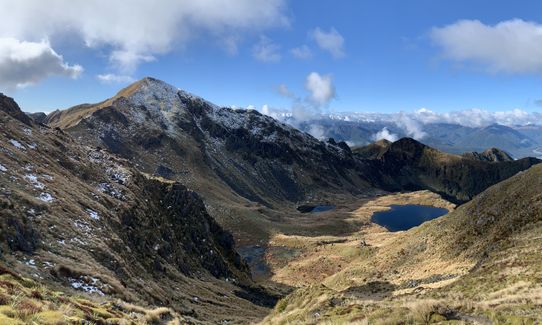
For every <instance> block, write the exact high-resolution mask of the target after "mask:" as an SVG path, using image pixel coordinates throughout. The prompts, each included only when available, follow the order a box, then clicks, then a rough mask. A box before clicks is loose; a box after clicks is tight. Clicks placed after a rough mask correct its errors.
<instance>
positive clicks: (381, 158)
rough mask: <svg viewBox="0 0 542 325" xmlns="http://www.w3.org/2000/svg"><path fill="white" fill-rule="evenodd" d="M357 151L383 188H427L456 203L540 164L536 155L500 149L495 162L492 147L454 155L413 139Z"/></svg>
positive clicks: (392, 189)
mask: <svg viewBox="0 0 542 325" xmlns="http://www.w3.org/2000/svg"><path fill="white" fill-rule="evenodd" d="M354 153H355V154H356V155H357V156H358V157H360V158H361V159H362V160H363V161H364V162H365V163H366V165H367V168H368V169H370V170H371V173H370V175H371V176H372V180H373V182H374V184H376V185H377V186H378V187H380V188H383V189H385V190H388V191H400V190H405V189H406V190H420V189H427V190H431V191H433V192H436V193H439V194H441V195H443V196H444V197H446V198H447V199H448V200H450V201H453V202H455V203H462V202H466V201H469V200H470V199H471V198H473V197H474V196H475V195H476V194H478V193H481V192H482V191H483V190H485V189H486V188H488V187H489V186H491V185H493V184H496V183H498V182H500V181H501V180H504V179H506V178H508V177H511V176H513V175H515V174H516V173H517V172H519V171H521V170H524V169H527V168H529V167H530V166H532V165H534V164H538V163H540V160H538V159H535V158H523V159H520V160H515V161H514V160H511V159H506V156H504V155H503V154H501V153H500V151H497V153H498V154H499V157H500V158H499V159H498V160H500V161H497V162H495V161H494V160H495V159H496V158H494V157H493V156H494V155H495V151H491V150H490V151H487V152H486V153H483V154H481V155H480V154H478V155H477V156H476V159H473V157H471V156H469V155H464V156H458V155H452V154H447V153H444V152H441V151H438V150H436V149H433V148H431V147H428V146H426V145H424V144H422V143H420V142H418V141H416V140H414V139H410V138H403V139H400V140H398V141H396V142H393V143H388V142H381V143H380V144H373V145H369V146H367V147H362V148H357V149H354ZM482 156H483V157H485V158H483V159H482V158H481V157H482ZM503 157H504V158H503Z"/></svg>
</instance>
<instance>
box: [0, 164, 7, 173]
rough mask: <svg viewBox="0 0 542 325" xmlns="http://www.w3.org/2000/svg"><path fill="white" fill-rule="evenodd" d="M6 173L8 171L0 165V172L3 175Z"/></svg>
mask: <svg viewBox="0 0 542 325" xmlns="http://www.w3.org/2000/svg"><path fill="white" fill-rule="evenodd" d="M7 171H8V169H7V168H6V167H5V166H4V165H2V164H0V172H3V173H5V172H7Z"/></svg>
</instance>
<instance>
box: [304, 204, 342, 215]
mask: <svg viewBox="0 0 542 325" xmlns="http://www.w3.org/2000/svg"><path fill="white" fill-rule="evenodd" d="M333 209H335V206H334V205H331V204H321V205H301V206H299V207H297V210H298V211H300V212H302V213H307V212H312V213H314V212H325V211H329V210H333Z"/></svg>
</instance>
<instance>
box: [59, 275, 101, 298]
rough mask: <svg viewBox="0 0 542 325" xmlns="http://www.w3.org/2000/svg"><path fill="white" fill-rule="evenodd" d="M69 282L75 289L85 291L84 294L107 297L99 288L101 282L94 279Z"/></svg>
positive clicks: (73, 279)
mask: <svg viewBox="0 0 542 325" xmlns="http://www.w3.org/2000/svg"><path fill="white" fill-rule="evenodd" d="M68 282H70V285H71V286H72V288H74V289H77V290H83V291H84V292H87V293H96V294H98V295H100V296H104V295H105V294H104V293H103V291H102V290H100V288H98V285H99V280H98V279H96V278H94V277H90V278H88V280H87V279H81V278H80V279H75V278H68Z"/></svg>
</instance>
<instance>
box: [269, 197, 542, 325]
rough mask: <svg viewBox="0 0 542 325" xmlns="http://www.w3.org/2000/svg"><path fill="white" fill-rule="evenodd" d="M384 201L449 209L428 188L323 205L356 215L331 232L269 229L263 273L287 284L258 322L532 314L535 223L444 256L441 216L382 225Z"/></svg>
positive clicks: (489, 319)
mask: <svg viewBox="0 0 542 325" xmlns="http://www.w3.org/2000/svg"><path fill="white" fill-rule="evenodd" d="M394 204H400V205H402V204H419V205H431V206H435V207H442V208H446V209H448V210H450V211H453V210H454V208H455V206H454V205H453V204H451V203H449V202H447V201H445V200H443V199H442V198H440V197H439V196H438V195H436V194H434V193H431V192H429V191H420V192H412V193H402V194H390V195H383V196H379V197H375V198H367V199H366V200H365V199H364V200H362V201H361V202H358V203H357V204H352V205H346V206H340V207H338V209H337V210H334V211H330V212H325V213H327V214H328V215H330V216H331V215H333V216H334V217H337V216H338V215H340V216H341V217H342V218H344V220H345V221H347V222H354V223H356V224H360V223H362V224H364V225H363V226H362V227H360V228H359V230H358V231H356V232H353V233H350V234H345V235H339V236H337V235H335V236H330V235H327V236H326V235H322V234H318V235H314V236H307V235H304V236H301V235H284V234H276V235H275V236H273V237H272V239H271V240H270V242H269V247H268V249H267V250H266V253H265V254H264V258H265V261H266V263H267V264H268V267H269V278H268V281H270V282H272V283H279V284H282V285H287V286H290V287H293V288H297V290H294V291H293V293H291V294H290V295H288V296H286V297H285V298H283V299H282V300H280V301H279V302H278V304H277V306H276V307H275V309H274V311H273V312H272V313H271V314H270V315H268V316H267V318H266V319H265V320H264V321H263V323H265V324H343V323H355V324H430V323H457V324H539V323H540V322H541V321H542V283H541V280H542V263H541V262H540V260H541V259H540V258H542V255H541V254H542V253H540V250H539V249H538V248H542V237H541V236H540V233H541V232H540V230H541V229H540V225H539V224H535V225H534V226H530V227H527V229H525V230H522V235H521V236H519V235H516V236H512V237H511V238H510V239H507V240H506V243H505V244H503V246H501V248H502V249H495V250H493V251H489V252H485V253H483V254H482V257H481V258H478V257H477V256H474V254H472V255H469V254H455V255H454V254H452V253H451V252H450V249H447V247H450V245H451V246H453V244H454V243H450V242H448V243H446V242H445V244H443V241H442V238H441V237H443V236H444V237H445V236H447V232H448V231H449V229H445V228H444V227H442V229H440V228H441V227H440V225H439V223H442V222H444V221H442V222H441V221H439V220H435V221H432V222H427V223H424V224H423V225H421V226H419V227H416V228H413V229H411V230H409V231H406V232H405V231H400V232H389V231H387V230H386V229H385V228H383V227H380V226H378V225H376V224H374V223H371V221H370V217H371V215H372V214H373V213H374V212H376V211H381V210H385V209H388V207H389V206H390V205H394ZM323 214H324V213H322V216H323ZM456 214H465V212H464V211H459V212H458V213H456ZM454 217H455V216H454ZM443 218H445V217H443ZM443 218H439V219H443ZM447 222H449V220H448V221H447ZM440 231H442V232H444V234H443V235H441V234H440V233H439V232H440ZM450 238H453V236H451V237H450ZM457 245H458V246H460V245H461V244H460V243H458V244H457ZM496 246H497V245H495V247H496ZM499 246H500V245H499ZM469 249H470V248H465V249H464V250H465V251H468V250H469ZM458 251H461V250H458Z"/></svg>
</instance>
